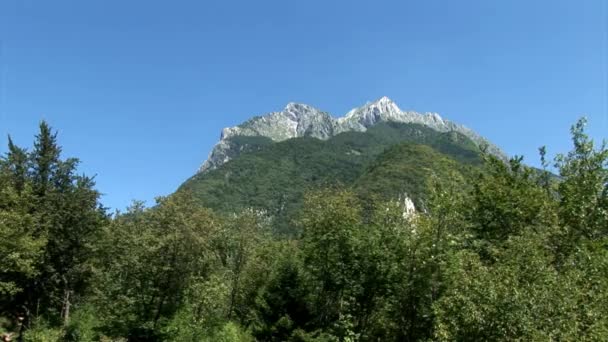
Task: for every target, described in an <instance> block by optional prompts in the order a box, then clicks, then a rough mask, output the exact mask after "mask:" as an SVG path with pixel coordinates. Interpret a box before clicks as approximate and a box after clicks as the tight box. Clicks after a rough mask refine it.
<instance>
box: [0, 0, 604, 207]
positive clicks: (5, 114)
mask: <svg viewBox="0 0 608 342" xmlns="http://www.w3.org/2000/svg"><path fill="white" fill-rule="evenodd" d="M0 49H1V51H0V136H1V138H2V140H4V139H5V137H6V135H7V134H9V133H10V134H11V135H12V136H13V137H14V139H15V140H16V142H17V143H19V144H20V145H23V146H28V147H29V146H31V142H32V139H33V135H34V134H35V131H36V126H37V123H38V122H39V121H40V120H41V119H45V120H47V121H49V122H50V123H51V125H52V126H53V127H55V128H56V129H58V131H59V138H60V142H61V144H62V145H63V146H64V151H65V155H67V156H76V157H79V158H80V159H81V160H82V166H81V170H82V171H83V172H85V173H87V174H90V175H92V174H97V184H98V188H99V190H101V191H102V192H103V193H104V194H105V195H104V197H103V202H104V203H105V204H106V205H107V206H110V207H113V208H124V207H125V206H126V205H127V204H128V203H130V201H131V199H143V200H147V201H148V203H149V204H150V203H152V202H151V201H152V198H153V197H154V196H155V195H165V194H169V193H171V192H172V191H174V190H175V189H176V188H177V187H178V186H179V184H181V182H183V181H184V180H185V179H187V178H188V177H189V176H191V175H192V174H193V173H194V172H195V171H196V169H197V168H198V167H199V165H200V164H201V163H202V162H203V161H204V160H205V159H206V157H207V154H208V153H209V151H210V149H211V147H212V145H213V144H214V143H215V142H216V141H217V140H218V138H219V134H220V130H221V129H222V128H223V127H225V126H231V125H235V124H238V123H240V122H241V121H243V120H245V119H247V118H249V117H251V116H252V115H258V114H262V113H265V112H269V111H274V110H279V109H281V108H283V107H284V105H285V104H286V103H287V102H290V101H296V102H304V103H308V104H311V105H314V106H316V107H318V108H320V109H323V110H326V111H329V112H331V113H332V114H334V115H335V116H339V115H342V114H344V113H345V112H346V111H348V110H349V109H350V108H352V107H354V106H358V105H361V104H363V103H365V102H366V101H368V100H373V99H376V98H379V97H381V96H383V95H386V96H388V97H390V98H392V99H393V100H394V101H395V102H397V104H398V105H400V107H401V108H402V109H413V110H418V111H434V112H439V113H440V114H441V115H442V116H444V117H446V118H448V119H451V120H453V121H456V122H459V123H463V124H465V125H467V126H469V127H471V128H473V129H475V130H476V131H478V132H479V133H481V134H482V135H484V136H486V137H488V138H489V139H490V140H492V141H494V142H495V143H496V144H498V145H499V146H501V147H502V148H503V149H504V150H505V151H506V152H507V153H509V154H520V155H521V154H523V155H524V156H525V157H526V160H527V161H528V162H529V163H531V164H534V165H537V164H538V163H537V152H536V151H537V148H538V146H540V145H545V144H546V145H547V146H548V148H549V150H550V151H552V152H555V151H566V150H568V148H569V146H570V141H569V135H568V129H569V127H570V125H571V124H572V123H573V122H574V121H575V120H576V119H577V118H578V117H579V116H581V115H583V114H585V115H587V116H588V117H589V120H590V132H591V133H592V135H593V137H594V138H596V139H602V138H606V137H608V85H607V84H608V65H607V64H608V52H607V50H608V1H606V0H579V1H572V0H546V1H534V0H526V1H520V0H509V1H488V0H478V1H464V0H461V1H448V0H444V1H437V0H425V1H422V0H419V1H405V0H401V1H394V2H384V1H367V2H358V1H352V0H351V1H329V0H325V1H316V0H313V1H311V0H307V1H286V0H281V1H261V0H260V1H150V0H146V1H133V0H130V1H126V0H120V1H118V0H112V1H110V0H104V1H80V0H79V1H76V0H74V1H62V0H53V1H33V0H2V1H0ZM5 145H6V144H5V143H4V141H3V142H2V145H1V147H0V152H1V153H4V152H5V151H6V147H5Z"/></svg>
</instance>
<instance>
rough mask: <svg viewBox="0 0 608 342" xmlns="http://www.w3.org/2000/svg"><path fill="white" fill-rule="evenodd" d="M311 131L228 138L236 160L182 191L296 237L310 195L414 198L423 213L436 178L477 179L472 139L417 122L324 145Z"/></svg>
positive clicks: (383, 126) (349, 134)
mask: <svg viewBox="0 0 608 342" xmlns="http://www.w3.org/2000/svg"><path fill="white" fill-rule="evenodd" d="M257 122H258V123H259V121H257ZM317 127H320V126H317ZM326 127H333V128H332V129H335V128H336V126H326ZM241 129H249V128H241ZM241 132H242V131H241ZM250 132H251V131H250ZM268 132H269V131H268ZM279 132H281V133H282V132H284V131H278V130H277V131H274V132H269V134H275V135H274V137H275V139H276V136H277V134H279ZM311 132H312V133H311V134H310V135H306V134H304V135H303V136H301V137H294V138H290V139H284V140H281V141H276V140H273V139H272V138H269V137H263V136H254V135H251V136H247V135H235V136H232V137H231V138H230V139H223V140H224V141H229V142H230V147H231V148H230V150H229V151H231V152H233V153H234V154H233V155H231V157H230V160H229V161H226V162H224V163H221V164H220V165H218V166H216V167H215V168H209V169H207V170H205V171H204V172H199V173H197V174H195V175H194V176H193V177H191V178H190V179H189V180H187V181H186V182H185V183H184V184H183V185H182V186H181V187H180V189H179V190H178V191H187V192H189V193H191V194H192V195H193V196H194V197H195V198H196V199H197V200H198V201H199V202H200V203H201V204H202V205H204V206H205V207H209V208H212V209H214V210H217V211H219V212H224V213H232V212H238V211H239V210H241V209H243V208H255V209H259V210H264V211H265V212H267V213H268V214H269V215H270V216H272V217H273V218H275V228H276V229H277V230H278V231H279V232H283V233H291V231H290V230H291V229H292V227H293V225H291V224H290V222H291V221H292V220H293V219H294V218H295V217H296V215H297V213H298V210H299V208H300V207H301V204H302V198H303V195H304V193H305V192H306V191H309V190H314V189H319V188H323V187H328V186H340V187H347V188H351V189H353V190H354V191H356V192H357V193H358V194H360V196H361V197H362V198H368V199H373V198H377V199H397V198H411V199H412V201H413V203H414V205H415V207H416V208H424V207H425V205H424V202H425V199H426V195H427V194H428V191H427V183H428V180H429V178H430V177H431V176H437V177H439V178H443V179H452V178H453V177H454V175H455V174H456V175H457V176H458V177H462V178H467V177H471V176H472V175H473V174H474V172H473V171H474V170H475V168H476V167H477V166H478V165H480V164H481V162H482V161H481V157H480V150H479V147H478V145H477V144H476V143H475V142H474V141H473V140H471V139H470V138H469V137H467V136H466V135H464V134H462V133H459V132H456V131H449V132H439V131H437V130H435V129H432V128H430V127H429V126H427V125H423V124H419V123H400V122H396V121H378V123H376V124H374V125H371V126H370V127H369V128H367V129H366V130H365V131H361V130H359V131H358V130H346V131H344V132H342V133H336V132H335V131H333V135H332V136H331V137H327V138H325V139H320V138H317V137H318V136H322V134H328V131H323V130H314V131H313V130H311ZM313 133H314V134H315V135H316V136H317V137H315V136H314V135H313ZM277 140H278V139H277Z"/></svg>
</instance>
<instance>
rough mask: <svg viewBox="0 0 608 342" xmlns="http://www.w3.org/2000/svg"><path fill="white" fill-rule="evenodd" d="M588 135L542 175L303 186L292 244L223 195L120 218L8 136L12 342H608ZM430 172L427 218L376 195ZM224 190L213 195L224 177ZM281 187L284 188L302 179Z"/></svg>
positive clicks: (595, 154)
mask: <svg viewBox="0 0 608 342" xmlns="http://www.w3.org/2000/svg"><path fill="white" fill-rule="evenodd" d="M585 123H586V122H585V120H584V119H582V120H580V121H579V122H577V123H576V124H575V125H574V126H573V127H572V130H571V135H572V141H573V148H572V150H571V151H570V152H567V153H564V154H559V155H558V156H557V157H556V158H555V160H554V161H550V160H547V158H546V150H545V148H541V149H540V158H541V161H542V165H544V167H545V169H544V170H540V171H539V170H537V169H534V168H531V167H528V166H527V165H526V164H524V162H523V160H522V158H520V157H514V158H512V159H510V160H509V161H504V160H501V159H498V158H496V157H495V156H493V155H490V154H485V153H483V152H481V153H480V154H479V155H471V154H470V153H469V152H470V151H469V152H467V149H466V148H465V147H466V145H463V146H465V147H463V149H457V150H454V149H451V150H450V151H445V150H443V151H442V150H441V148H440V147H438V146H433V144H430V143H429V144H422V145H421V144H413V143H412V142H401V143H400V144H396V145H395V146H394V147H393V148H390V149H386V150H384V149H383V150H378V151H377V153H376V154H375V155H377V156H379V157H378V158H377V159H375V160H374V162H373V163H371V164H365V168H360V169H361V170H363V171H361V172H360V173H358V174H352V175H348V174H346V175H345V174H340V176H341V177H346V178H345V179H346V180H347V181H349V182H350V183H348V182H347V183H348V184H347V185H340V184H335V183H333V184H327V183H326V182H324V181H323V180H318V181H317V180H315V182H316V183H315V184H316V187H314V188H304V187H301V189H302V190H298V192H300V191H301V192H303V193H302V197H301V198H302V200H301V201H300V200H298V201H297V203H296V204H294V205H293V206H292V210H293V214H290V215H288V216H282V217H280V218H281V227H282V228H284V226H286V225H288V226H289V228H290V230H289V231H290V232H292V234H280V233H277V230H276V222H275V221H276V216H277V215H276V213H275V212H271V211H265V210H262V209H260V208H258V207H257V206H248V205H247V204H248V203H235V204H234V206H233V208H234V210H232V211H230V206H231V205H232V204H231V203H230V202H225V201H220V199H221V198H220V197H219V196H220V195H222V196H224V195H226V194H225V193H219V194H217V193H216V194H215V196H216V197H213V198H210V199H208V200H209V202H210V203H212V202H213V201H220V202H221V203H219V204H221V205H222V207H221V208H219V209H218V208H216V207H212V206H210V205H205V201H204V200H201V198H200V196H202V195H204V196H207V195H208V196H211V195H213V193H212V190H210V188H205V187H204V186H203V185H200V186H198V187H194V186H184V187H182V189H180V191H177V192H176V193H175V194H173V195H171V196H168V197H163V198H158V200H157V203H156V205H154V206H152V207H145V206H144V205H143V203H140V202H135V203H133V205H132V206H131V207H130V208H129V209H128V210H127V211H126V212H117V213H110V212H109V211H108V210H107V209H106V208H104V207H103V206H102V205H101V202H100V192H99V191H98V190H97V189H96V188H95V183H94V179H92V178H90V177H87V176H84V175H81V174H79V173H78V160H77V159H74V158H64V157H63V156H62V154H61V147H60V145H59V142H58V139H57V136H56V133H55V132H54V131H53V130H52V129H51V128H50V127H49V126H48V125H47V124H46V123H44V122H43V123H41V125H40V130H39V133H38V135H37V136H36V137H35V139H34V140H35V141H34V144H33V148H32V149H31V150H26V149H24V148H21V147H19V146H16V145H15V144H14V143H13V142H12V141H11V139H10V138H9V141H8V152H7V153H6V154H5V155H4V156H3V157H2V159H1V160H0V334H1V333H4V334H5V335H4V338H5V339H6V340H10V339H12V340H14V341H213V342H215V341H292V342H296V341H299V342H305V341H309V342H312V341H318V342H321V341H431V340H432V341H434V340H437V341H494V340H497V341H500V340H505V341H511V340H520V341H573V340H577V341H578V340H582V341H606V340H608V149H607V148H606V145H605V144H602V145H601V146H599V147H598V146H594V142H593V141H592V140H591V139H590V138H589V137H588V136H587V135H586V134H585V130H584V127H585ZM385 132H386V131H385ZM379 136H385V137H386V136H387V134H384V133H383V134H381V135H379ZM347 138H348V137H347V136H342V137H340V138H338V139H343V140H342V141H345V140H344V139H346V141H347V142H346V143H338V142H335V141H332V142H328V143H323V142H320V141H314V140H312V139H309V140H306V141H305V142H304V143H306V144H307V145H310V146H313V147H314V148H316V147H315V146H317V145H320V144H333V145H332V146H334V147H335V148H336V149H341V148H346V147H344V146H348V150H345V151H346V152H348V151H350V150H351V149H352V146H351V145H352V144H354V143H356V142H360V141H361V140H360V139H352V140H348V139H347ZM447 138H449V137H448V136H446V139H447ZM452 138H454V137H452ZM456 138H458V137H456ZM456 140H458V139H456ZM260 144H262V145H263V144H266V142H261V143H260ZM287 144H292V145H293V144H294V143H293V141H288V142H285V143H284V145H277V146H276V147H273V148H277V149H281V148H285V149H286V150H289V151H293V149H292V148H291V147H289V146H288V145H287ZM349 144H350V145H349ZM404 144H405V145H404ZM299 146H303V145H299ZM441 146H445V145H441ZM454 151H456V152H454ZM446 152H450V153H452V154H449V153H448V154H446ZM260 153H267V152H264V151H261V152H260ZM252 155H253V154H252ZM343 155H344V156H345V159H344V160H342V161H338V162H343V163H345V165H351V164H352V163H359V161H358V159H357V156H358V155H359V154H357V153H354V154H343ZM315 156H316V154H315ZM459 156H460V157H459ZM247 158H249V157H246V156H244V158H243V159H242V161H241V162H235V163H232V164H231V165H227V167H232V168H235V169H232V174H233V175H234V174H236V173H238V172H239V170H246V167H244V168H241V169H239V168H236V167H237V166H238V165H239V163H245V164H243V165H247V164H246V163H247V162H248V161H250V160H251V159H247ZM463 160H464V161H465V163H464V164H463V163H462V161H463ZM294 163H295V162H294ZM348 163H351V164H348ZM361 163H363V162H361ZM269 165H272V163H270V164H269ZM274 165H275V166H276V167H284V168H287V169H289V170H291V171H293V170H302V169H301V168H299V167H293V165H291V164H289V165H277V164H274ZM294 165H298V164H297V163H296V164H294ZM307 165H309V166H310V167H315V165H316V166H319V164H315V163H307ZM361 165H363V164H361ZM417 165H422V166H423V167H424V170H425V172H424V177H423V178H420V177H419V178H416V179H423V181H424V184H414V185H411V183H408V184H410V185H411V186H412V188H411V189H409V191H410V192H420V193H422V192H423V193H424V195H423V196H419V197H418V198H417V199H416V201H417V208H418V210H417V211H416V212H413V213H412V212H409V211H404V206H403V202H402V201H401V200H400V199H399V197H398V196H396V197H394V198H390V196H389V197H386V196H374V194H376V193H387V192H388V191H389V190H390V189H391V188H392V187H393V185H394V184H395V183H392V182H393V181H394V182H398V181H399V179H400V177H403V178H407V177H411V175H412V173H414V172H416V170H419V168H418V166H417ZM269 168H271V167H269ZM329 168H332V166H331V165H330V167H329ZM435 169H437V170H441V171H440V172H439V171H438V172H434V170H435ZM304 171H306V170H304ZM213 172H215V173H213ZM213 172H212V173H209V175H210V176H207V177H209V179H211V181H215V182H220V181H222V180H225V179H226V175H225V174H222V173H220V171H213ZM294 172H295V171H294ZM554 173H555V174H554ZM214 175H215V176H214ZM288 175H289V174H288ZM237 176H238V174H237ZM300 176H301V175H299V176H298V177H300ZM214 177H215V178H214ZM276 177H277V178H275V180H276V181H285V182H286V183H285V186H289V184H290V183H289V181H292V182H295V180H296V179H298V178H294V177H289V176H284V177H283V178H281V177H279V176H276ZM387 179H390V180H391V181H390V182H389V181H387ZM211 181H209V182H211ZM264 181H265V182H266V181H268V180H264ZM345 182H346V181H345ZM382 182H384V183H382ZM245 183H246V182H244V181H243V184H245ZM205 184H208V183H205ZM243 186H245V185H243ZM273 189H274V191H276V192H278V193H281V192H284V193H288V194H289V193H290V192H291V191H293V189H287V188H285V189H283V188H281V186H276V187H274V188H273ZM299 189H300V188H299ZM254 190H255V189H254ZM201 194H202V195H201ZM205 194H207V195H205ZM228 195H229V194H228ZM267 195H268V194H265V193H261V194H260V196H267ZM270 197H272V198H276V196H274V195H273V196H270ZM294 198H295V197H294ZM294 201H295V200H294ZM219 204H218V205H219ZM237 208H238V210H237Z"/></svg>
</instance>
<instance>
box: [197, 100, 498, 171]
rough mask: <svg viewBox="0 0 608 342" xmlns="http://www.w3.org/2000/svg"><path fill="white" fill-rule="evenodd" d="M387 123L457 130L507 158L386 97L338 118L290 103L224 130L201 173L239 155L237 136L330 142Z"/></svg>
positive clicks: (430, 115)
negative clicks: (235, 141)
mask: <svg viewBox="0 0 608 342" xmlns="http://www.w3.org/2000/svg"><path fill="white" fill-rule="evenodd" d="M387 121H394V122H402V123H417V124H422V125H425V126H428V127H430V128H432V129H434V130H436V131H439V132H450V131H456V132H459V133H462V134H464V135H465V136H467V137H469V138H470V139H471V140H472V141H473V142H475V143H476V144H477V145H478V146H482V145H484V146H487V149H488V152H490V153H492V154H495V155H497V156H499V157H501V158H503V159H506V155H505V153H504V152H502V151H501V150H500V149H499V148H498V147H497V146H495V145H493V144H492V143H490V142H489V141H488V140H486V139H485V138H483V137H482V136H480V135H479V134H477V133H476V132H474V131H473V130H471V129H469V128H467V127H465V126H463V125H459V124H456V123H453V122H451V121H449V120H446V119H443V118H442V117H441V116H440V115H439V114H437V113H423V114H421V113H417V112H413V111H402V110H401V109H400V108H399V107H398V106H397V105H396V104H395V103H394V102H393V101H392V100H391V99H389V98H388V97H386V96H384V97H382V98H380V99H378V100H376V101H374V102H369V103H366V104H365V105H363V106H361V107H357V108H354V109H352V110H351V111H349V112H348V113H346V115H345V116H343V117H340V118H337V119H334V118H332V117H331V116H330V115H329V114H328V113H326V112H323V111H320V110H319V109H316V108H314V107H311V106H309V105H305V104H299V103H289V104H287V106H286V107H285V108H284V109H283V110H282V111H280V112H272V113H269V114H266V115H264V116H256V117H254V118H252V119H250V120H248V121H246V122H244V123H242V124H240V125H238V126H235V127H228V128H224V129H223V130H222V135H221V137H220V141H219V142H218V143H217V144H216V145H215V146H214V148H213V150H212V151H211V153H210V154H209V157H208V158H207V160H206V161H205V162H204V163H203V165H202V166H201V167H200V169H199V172H205V171H207V170H212V169H215V168H217V167H218V166H220V165H222V164H224V163H226V162H227V161H229V160H230V159H231V158H233V157H234V155H235V154H238V151H234V149H233V146H232V145H231V142H230V138H231V137H234V136H263V137H267V138H270V139H272V140H274V141H283V140H287V139H291V138H296V137H304V136H310V137H314V138H318V139H328V138H330V137H332V136H334V135H336V134H339V133H342V132H347V131H358V132H364V131H366V130H367V129H368V128H369V127H372V126H373V125H375V124H377V123H379V122H387Z"/></svg>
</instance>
